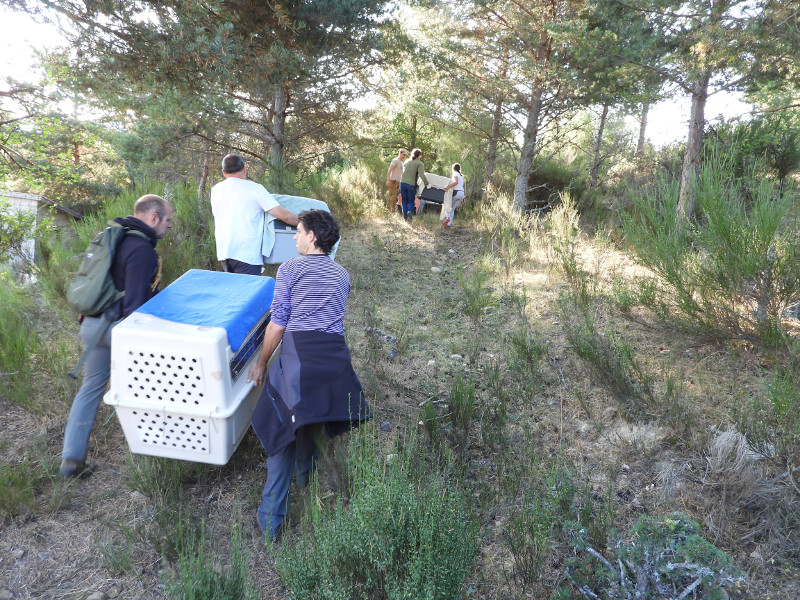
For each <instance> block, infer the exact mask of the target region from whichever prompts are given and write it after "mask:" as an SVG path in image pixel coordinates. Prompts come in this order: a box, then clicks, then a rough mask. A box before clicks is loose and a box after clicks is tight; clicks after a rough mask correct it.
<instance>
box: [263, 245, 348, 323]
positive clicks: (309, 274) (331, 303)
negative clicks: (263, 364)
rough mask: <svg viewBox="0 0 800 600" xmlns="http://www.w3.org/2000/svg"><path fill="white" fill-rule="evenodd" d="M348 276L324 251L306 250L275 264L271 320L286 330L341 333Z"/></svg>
mask: <svg viewBox="0 0 800 600" xmlns="http://www.w3.org/2000/svg"><path fill="white" fill-rule="evenodd" d="M349 293H350V276H349V275H348V274H347V271H346V270H345V269H344V267H342V266H341V265H339V264H337V263H336V262H334V261H333V259H332V258H331V257H329V256H327V255H325V254H307V255H306V256H299V257H297V258H293V259H291V260H289V261H286V262H285V263H283V264H282V265H281V266H280V267H279V268H278V275H277V277H276V280H275V295H274V297H273V300H272V317H271V318H272V321H273V322H275V323H276V324H277V325H282V326H285V327H286V329H287V331H322V332H325V333H335V334H338V335H342V336H343V335H344V312H345V309H346V308H347V295H348V294H349Z"/></svg>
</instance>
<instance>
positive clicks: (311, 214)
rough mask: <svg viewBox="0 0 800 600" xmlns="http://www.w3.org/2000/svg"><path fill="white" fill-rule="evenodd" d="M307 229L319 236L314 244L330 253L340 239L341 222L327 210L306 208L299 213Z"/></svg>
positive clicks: (300, 219)
mask: <svg viewBox="0 0 800 600" xmlns="http://www.w3.org/2000/svg"><path fill="white" fill-rule="evenodd" d="M297 220H298V221H300V222H301V223H302V224H303V227H305V229H306V231H313V232H314V235H315V236H316V237H317V239H316V241H315V242H314V245H315V246H316V247H317V248H319V249H320V250H322V251H323V252H324V253H325V254H330V253H331V250H333V247H334V246H335V245H336V242H338V241H339V223H338V222H337V221H336V217H334V216H333V215H332V214H331V213H329V212H328V211H327V210H319V209H315V210H304V211H303V212H301V213H300V214H299V215H297Z"/></svg>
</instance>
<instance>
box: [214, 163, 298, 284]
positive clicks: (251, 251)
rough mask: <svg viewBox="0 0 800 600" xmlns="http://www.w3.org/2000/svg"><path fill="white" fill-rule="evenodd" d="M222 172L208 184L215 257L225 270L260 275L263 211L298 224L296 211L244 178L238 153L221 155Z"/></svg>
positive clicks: (245, 176) (289, 223)
mask: <svg viewBox="0 0 800 600" xmlns="http://www.w3.org/2000/svg"><path fill="white" fill-rule="evenodd" d="M222 174H223V175H224V176H225V179H224V180H223V181H220V182H219V183H218V184H216V185H215V186H214V187H213V188H211V212H212V213H213V214H214V237H215V238H216V242H217V260H219V261H220V266H221V267H222V270H223V271H225V272H227V273H244V274H247V275H260V274H261V270H262V269H263V267H264V259H263V257H262V255H261V240H262V237H263V234H264V219H265V216H266V214H265V213H269V214H271V215H272V216H274V217H275V218H277V219H280V220H281V221H283V222H284V223H286V224H287V225H297V215H296V214H294V213H293V212H292V211H290V210H287V209H285V208H283V207H282V206H281V205H280V204H278V202H277V200H275V198H273V196H272V194H270V193H269V192H268V191H267V189H266V188H265V187H264V186H263V185H261V184H260V183H256V182H255V181H250V180H249V179H247V168H246V167H245V165H244V159H243V158H242V157H241V156H239V155H238V154H228V155H227V156H226V157H225V158H223V159H222Z"/></svg>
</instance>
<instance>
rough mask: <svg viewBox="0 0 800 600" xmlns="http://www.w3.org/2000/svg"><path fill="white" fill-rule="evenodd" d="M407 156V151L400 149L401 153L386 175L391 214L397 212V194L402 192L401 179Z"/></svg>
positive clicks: (393, 161) (394, 159) (390, 165)
mask: <svg viewBox="0 0 800 600" xmlns="http://www.w3.org/2000/svg"><path fill="white" fill-rule="evenodd" d="M406 156H408V152H407V151H406V149H405V148H400V152H398V153H397V156H395V157H394V158H393V159H392V162H391V163H389V171H388V172H387V173H386V187H388V188H389V202H388V203H387V204H386V206H387V208H388V209H389V212H395V209H396V207H397V194H398V192H399V190H400V179H401V178H402V177H403V161H404V160H405V159H406Z"/></svg>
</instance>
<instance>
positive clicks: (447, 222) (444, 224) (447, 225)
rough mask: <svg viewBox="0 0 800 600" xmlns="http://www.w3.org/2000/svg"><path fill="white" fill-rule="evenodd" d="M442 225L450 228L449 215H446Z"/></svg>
mask: <svg viewBox="0 0 800 600" xmlns="http://www.w3.org/2000/svg"><path fill="white" fill-rule="evenodd" d="M442 227H444V228H445V229H450V217H447V218H446V219H445V220H444V222H443V223H442Z"/></svg>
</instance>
